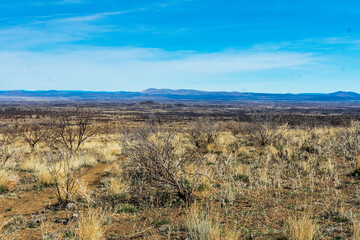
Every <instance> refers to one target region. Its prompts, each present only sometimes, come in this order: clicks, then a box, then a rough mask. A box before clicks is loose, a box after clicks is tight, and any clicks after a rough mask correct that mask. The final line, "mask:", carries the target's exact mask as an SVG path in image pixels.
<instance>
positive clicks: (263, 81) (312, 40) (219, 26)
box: [0, 0, 360, 93]
mask: <svg viewBox="0 0 360 240" xmlns="http://www.w3.org/2000/svg"><path fill="white" fill-rule="evenodd" d="M0 13H1V14H0V83H1V85H0V89H3V90H13V89H26V90H47V89H58V90H76V89H78V90H94V91H120V90H128V91H141V90H144V89H146V88H150V87H154V88H173V89H182V88H186V89H200V90H211V91H217V90H225V91H250V92H273V93H287V92H291V93H299V92H334V91H338V90H343V91H356V92H360V1H354V0H347V1H344V0H342V1H339V0H327V1H325V0H324V1H323V0H312V1H308V0H303V1H295V0H292V1H291V0H271V1H269V0H254V1H244V0H236V1H235V0H228V1H224V0H223V1H221V0H151V1H150V0H136V1H134V0H119V1H115V0H112V1H110V0H102V1H98V0H47V1H44V0H32V1H29V0H12V1H9V0H0Z"/></svg>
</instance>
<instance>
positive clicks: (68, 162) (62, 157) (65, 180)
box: [48, 151, 90, 204]
mask: <svg viewBox="0 0 360 240" xmlns="http://www.w3.org/2000/svg"><path fill="white" fill-rule="evenodd" d="M89 169H90V168H88V167H87V162H86V159H85V158H81V156H79V155H77V156H74V155H71V154H70V153H69V152H66V151H65V152H58V153H56V154H52V155H48V170H49V173H50V175H51V178H52V180H53V184H54V186H55V188H56V196H57V199H58V201H59V203H60V204H67V203H68V202H69V201H71V200H72V199H73V197H74V196H75V195H76V194H77V192H78V191H79V187H80V186H79V179H80V178H81V177H82V176H84V175H85V174H86V173H87V171H88V170H89Z"/></svg>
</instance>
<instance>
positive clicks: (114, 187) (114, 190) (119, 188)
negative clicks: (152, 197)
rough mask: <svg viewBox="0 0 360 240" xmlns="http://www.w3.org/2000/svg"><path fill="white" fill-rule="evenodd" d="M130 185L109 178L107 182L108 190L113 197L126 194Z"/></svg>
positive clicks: (120, 180)
mask: <svg viewBox="0 0 360 240" xmlns="http://www.w3.org/2000/svg"><path fill="white" fill-rule="evenodd" d="M129 188H130V187H129V185H128V184H127V183H126V182H125V181H123V180H122V179H119V178H114V177H112V178H109V179H108V180H107V182H106V190H107V192H108V194H109V195H110V196H112V197H116V196H119V195H122V194H126V193H127V192H128V191H129Z"/></svg>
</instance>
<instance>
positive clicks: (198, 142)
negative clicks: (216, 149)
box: [185, 118, 220, 152]
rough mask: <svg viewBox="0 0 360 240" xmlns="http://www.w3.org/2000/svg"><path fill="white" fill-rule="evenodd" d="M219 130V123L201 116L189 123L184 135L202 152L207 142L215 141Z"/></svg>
mask: <svg viewBox="0 0 360 240" xmlns="http://www.w3.org/2000/svg"><path fill="white" fill-rule="evenodd" d="M219 130H220V126H219V124H217V123H215V122H214V121H212V120H211V119H210V118H201V119H198V120H196V121H194V122H191V123H190V124H189V127H188V130H187V131H186V133H185V136H186V137H187V138H188V139H189V141H190V142H191V143H192V144H193V145H194V146H195V147H196V148H197V151H199V152H204V151H206V149H207V146H208V145H209V144H211V143H214V142H215V140H216V137H217V136H218V135H219Z"/></svg>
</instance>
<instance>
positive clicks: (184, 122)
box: [0, 101, 360, 240]
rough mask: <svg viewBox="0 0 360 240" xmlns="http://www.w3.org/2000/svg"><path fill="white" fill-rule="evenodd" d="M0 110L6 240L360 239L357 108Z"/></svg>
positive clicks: (0, 214) (31, 106)
mask: <svg viewBox="0 0 360 240" xmlns="http://www.w3.org/2000/svg"><path fill="white" fill-rule="evenodd" d="M0 107H1V109H0V125H1V128H0V132H1V139H0V152H1V155H0V223H1V234H0V239H23V240H30V239H44V240H45V239H47V240H50V239H80V240H88V239H89V240H98V239H113V240H115V239H193V240H207V239H210V240H215V239H224V240H232V239H279V240H280V239H293V240H311V239H334V240H335V239H337V240H340V239H351V240H360V187H359V184H360V121H359V120H360V107H359V106H358V104H350V103H346V104H345V103H337V104H335V103H334V104H333V103H329V102H327V103H298V104H295V103H286V102H284V103H251V104H250V103H243V104H240V103H239V104H234V105H230V104H229V105H225V104H212V105H210V104H207V105H200V104H175V103H171V104H170V103H168V104H161V103H155V102H152V101H145V102H138V103H113V104H112V103H110V102H109V103H93V104H91V103H89V102H86V103H81V104H80V103H71V102H68V103H66V104H60V103H58V102H57V103H44V102H38V103H29V102H27V103H20V102H12V103H2V105H1V106H0Z"/></svg>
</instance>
